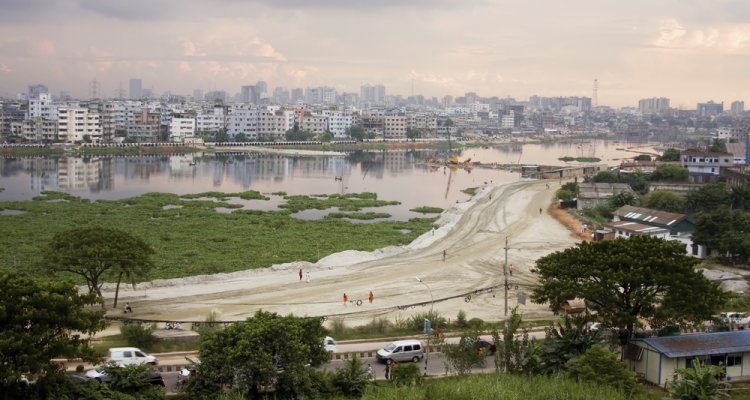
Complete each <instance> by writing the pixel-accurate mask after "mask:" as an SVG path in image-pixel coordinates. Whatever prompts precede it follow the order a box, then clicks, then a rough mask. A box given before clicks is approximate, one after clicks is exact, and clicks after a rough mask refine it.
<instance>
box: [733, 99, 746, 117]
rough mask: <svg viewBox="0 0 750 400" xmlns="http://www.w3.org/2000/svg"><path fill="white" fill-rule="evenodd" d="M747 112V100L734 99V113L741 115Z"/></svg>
mask: <svg viewBox="0 0 750 400" xmlns="http://www.w3.org/2000/svg"><path fill="white" fill-rule="evenodd" d="M743 112H745V102H744V101H740V100H737V101H733V102H732V114H734V115H739V114H742V113H743Z"/></svg>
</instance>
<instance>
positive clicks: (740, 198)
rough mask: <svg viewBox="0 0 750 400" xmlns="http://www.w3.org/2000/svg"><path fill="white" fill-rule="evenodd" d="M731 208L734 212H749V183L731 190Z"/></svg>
mask: <svg viewBox="0 0 750 400" xmlns="http://www.w3.org/2000/svg"><path fill="white" fill-rule="evenodd" d="M730 197H731V199H732V208H734V209H735V210H745V211H750V183H745V184H743V185H741V186H735V187H733V188H732V194H731V195H730Z"/></svg>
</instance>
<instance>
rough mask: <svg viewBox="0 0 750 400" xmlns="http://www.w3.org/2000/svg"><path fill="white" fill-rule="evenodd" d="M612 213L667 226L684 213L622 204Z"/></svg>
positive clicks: (680, 218) (681, 217)
mask: <svg viewBox="0 0 750 400" xmlns="http://www.w3.org/2000/svg"><path fill="white" fill-rule="evenodd" d="M614 214H615V215H617V216H619V217H622V218H629V219H635V220H640V221H642V222H647V223H652V224H659V225H667V226H671V225H673V224H675V223H677V222H679V221H682V220H683V219H684V218H685V214H676V213H670V212H666V211H659V210H651V209H648V208H641V207H634V206H622V207H620V208H618V209H617V210H615V213H614Z"/></svg>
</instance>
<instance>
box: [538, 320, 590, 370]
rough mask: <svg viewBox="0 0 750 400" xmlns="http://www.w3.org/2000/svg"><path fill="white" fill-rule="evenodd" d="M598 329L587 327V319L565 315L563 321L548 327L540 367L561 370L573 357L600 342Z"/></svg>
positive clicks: (540, 351)
mask: <svg viewBox="0 0 750 400" xmlns="http://www.w3.org/2000/svg"><path fill="white" fill-rule="evenodd" d="M599 332H600V331H598V330H589V329H586V320H585V319H577V320H574V319H573V318H571V317H570V316H567V315H566V316H565V317H564V320H563V323H561V324H558V325H557V328H555V327H554V326H552V327H549V328H547V329H546V335H545V338H544V343H542V346H541V348H540V349H539V360H540V364H541V365H540V369H541V370H542V371H544V372H546V373H554V372H557V371H561V370H563V369H564V368H565V365H566V364H567V363H568V362H569V361H570V360H572V359H574V358H576V357H579V356H580V355H582V354H584V353H585V352H586V351H587V350H588V349H590V348H591V347H592V346H594V345H596V344H597V343H599Z"/></svg>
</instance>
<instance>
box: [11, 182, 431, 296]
mask: <svg viewBox="0 0 750 400" xmlns="http://www.w3.org/2000/svg"><path fill="white" fill-rule="evenodd" d="M245 193H248V192H245ZM234 195H236V193H235V194H234ZM200 196H201V197H205V193H204V194H201V195H200ZM214 196H215V198H217V199H224V198H228V197H229V196H228V195H224V194H214V195H213V196H211V197H214ZM187 197H190V196H187ZM291 197H293V199H292V200H291V202H292V203H293V205H292V206H291V209H296V210H303V209H307V208H308V207H318V206H320V207H326V208H327V207H339V208H340V209H342V208H343V209H348V208H360V207H373V206H376V205H386V204H393V203H395V202H388V201H383V200H378V199H377V197H376V196H375V195H374V194H368V193H362V194H347V195H343V196H342V195H333V196H313V197H310V196H291ZM170 205H171V206H180V207H179V208H169V209H164V206H170ZM217 207H223V208H235V207H237V205H233V204H229V203H225V202H223V201H221V200H217V201H213V200H188V199H187V198H186V197H181V196H178V195H176V194H169V193H146V194H143V195H141V196H138V197H132V198H127V199H122V200H116V201H111V200H99V201H89V200H86V199H81V198H78V197H75V196H71V195H68V194H65V193H58V192H44V193H43V194H42V195H40V196H37V197H35V198H34V199H32V200H26V201H4V202H0V210H20V211H24V213H23V214H22V215H3V216H0V231H2V232H3V243H4V245H3V246H0V270H2V269H10V268H12V266H13V264H14V260H15V264H16V265H18V269H19V270H26V271H30V272H34V273H36V274H37V275H38V276H41V277H42V279H45V278H46V279H51V277H48V274H46V272H45V271H44V270H43V269H40V268H39V267H38V266H37V264H38V263H39V261H40V260H41V253H42V251H43V249H44V247H45V245H46V243H48V242H49V241H50V240H51V239H52V237H53V236H54V235H55V234H57V233H60V232H63V231H65V230H68V229H71V228H74V227H82V226H111V227H118V228H119V229H122V230H124V231H126V232H128V233H130V234H132V235H134V236H137V237H140V238H142V239H143V240H145V241H146V242H147V243H148V244H150V245H151V246H152V247H153V248H154V250H155V252H156V253H155V255H154V256H153V257H152V260H153V261H154V264H155V268H154V269H153V270H152V271H151V274H150V276H149V277H148V279H160V278H178V277H184V276H193V275H199V274H211V273H217V272H231V271H239V270H246V269H252V268H263V267H269V266H271V265H273V264H280V263H285V262H291V261H311V262H315V261H317V260H318V259H320V258H322V257H325V256H327V255H330V254H332V253H336V252H339V251H344V250H361V251H372V250H375V249H379V248H383V247H387V246H392V245H404V244H408V243H410V242H411V241H413V240H414V239H415V238H417V237H418V236H419V235H421V234H423V233H425V232H427V231H429V230H430V229H432V226H433V223H434V221H435V218H413V219H411V220H409V221H382V222H376V223H371V224H358V223H353V222H351V221H348V220H346V219H341V218H324V219H321V220H313V221H305V220H301V219H297V218H294V217H292V216H290V215H289V213H290V212H289V211H269V212H262V211H255V210H234V211H233V212H231V213H219V212H217V211H216V210H215V209H216V208H217ZM112 278H113V277H112V276H108V277H105V279H106V280H108V281H112V280H113V279H112Z"/></svg>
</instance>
